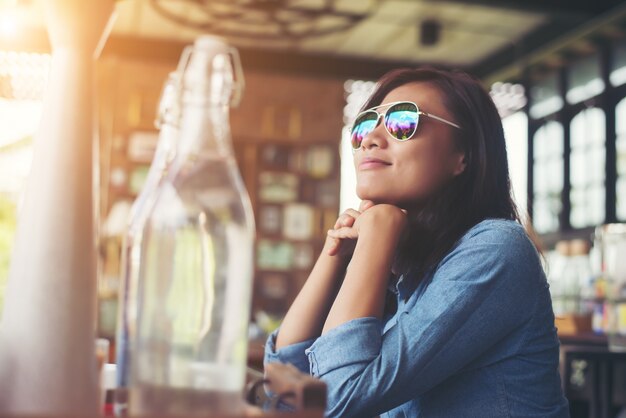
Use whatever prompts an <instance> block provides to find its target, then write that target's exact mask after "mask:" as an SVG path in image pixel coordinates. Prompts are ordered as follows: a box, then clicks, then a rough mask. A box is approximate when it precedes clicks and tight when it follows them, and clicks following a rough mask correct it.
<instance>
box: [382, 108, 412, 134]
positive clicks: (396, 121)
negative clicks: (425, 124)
mask: <svg viewBox="0 0 626 418" xmlns="http://www.w3.org/2000/svg"><path fill="white" fill-rule="evenodd" d="M418 122H419V111H418V109H417V106H416V105H414V104H413V103H398V104H396V105H393V106H392V107H390V108H389V110H388V111H387V114H386V115H385V128H387V132H389V133H390V134H391V135H392V136H393V137H394V138H396V139H397V140H400V141H406V140H407V139H409V138H411V137H412V136H413V134H414V133H415V131H416V130H417V124H418Z"/></svg>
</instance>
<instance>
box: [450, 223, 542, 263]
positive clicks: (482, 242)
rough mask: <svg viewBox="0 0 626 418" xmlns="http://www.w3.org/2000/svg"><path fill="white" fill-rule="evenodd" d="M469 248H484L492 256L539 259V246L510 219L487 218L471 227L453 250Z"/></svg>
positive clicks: (520, 226)
mask: <svg viewBox="0 0 626 418" xmlns="http://www.w3.org/2000/svg"><path fill="white" fill-rule="evenodd" d="M467 248H474V249H476V248H484V249H485V251H486V252H488V254H489V255H490V256H493V257H499V258H502V259H506V258H510V257H512V258H515V259H520V258H521V259H528V258H533V259H535V258H536V259H537V261H538V251H537V248H536V247H535V245H534V244H533V242H532V241H531V239H530V237H529V236H528V234H527V233H526V230H525V229H524V227H523V226H522V225H521V224H520V223H519V222H517V221H513V220H508V219H485V220H483V221H481V222H479V223H477V224H476V225H474V226H473V227H471V228H470V229H469V230H468V231H467V232H466V233H465V234H464V235H463V236H462V237H461V238H460V239H459V241H458V242H457V245H456V246H455V248H454V249H453V251H454V250H463V249H467ZM486 255H487V254H486Z"/></svg>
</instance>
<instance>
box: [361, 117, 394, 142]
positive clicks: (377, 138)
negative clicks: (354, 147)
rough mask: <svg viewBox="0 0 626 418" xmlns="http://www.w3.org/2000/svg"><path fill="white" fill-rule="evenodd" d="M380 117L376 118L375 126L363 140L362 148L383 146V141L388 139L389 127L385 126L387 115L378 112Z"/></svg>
mask: <svg viewBox="0 0 626 418" xmlns="http://www.w3.org/2000/svg"><path fill="white" fill-rule="evenodd" d="M376 114H377V115H378V118H377V119H376V124H375V125H374V128H373V129H372V130H371V131H370V132H368V133H367V134H366V135H365V136H364V137H363V141H362V142H361V148H366V149H367V148H371V147H372V146H374V145H375V146H377V147H381V145H382V142H384V141H387V135H388V133H387V128H386V127H385V126H384V123H383V120H384V117H385V114H384V113H378V112H376Z"/></svg>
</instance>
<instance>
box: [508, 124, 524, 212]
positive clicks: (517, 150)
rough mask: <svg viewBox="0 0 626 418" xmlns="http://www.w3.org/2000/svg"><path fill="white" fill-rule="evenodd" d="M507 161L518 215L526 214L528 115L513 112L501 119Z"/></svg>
mask: <svg viewBox="0 0 626 418" xmlns="http://www.w3.org/2000/svg"><path fill="white" fill-rule="evenodd" d="M502 127H503V128H504V137H505V138H506V150H507V157H508V162H509V176H510V177H511V188H512V189H513V197H514V199H515V203H516V204H517V206H518V209H519V212H520V216H522V217H525V216H526V210H527V207H528V206H527V194H528V191H527V184H528V183H527V182H528V116H526V113H525V112H515V113H514V114H512V115H510V116H507V117H505V118H504V119H503V120H502Z"/></svg>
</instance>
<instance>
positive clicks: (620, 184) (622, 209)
mask: <svg viewBox="0 0 626 418" xmlns="http://www.w3.org/2000/svg"><path fill="white" fill-rule="evenodd" d="M616 209H617V210H616V212H617V219H619V220H620V221H622V222H624V221H626V176H622V177H620V178H618V179H617V208H616Z"/></svg>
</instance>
